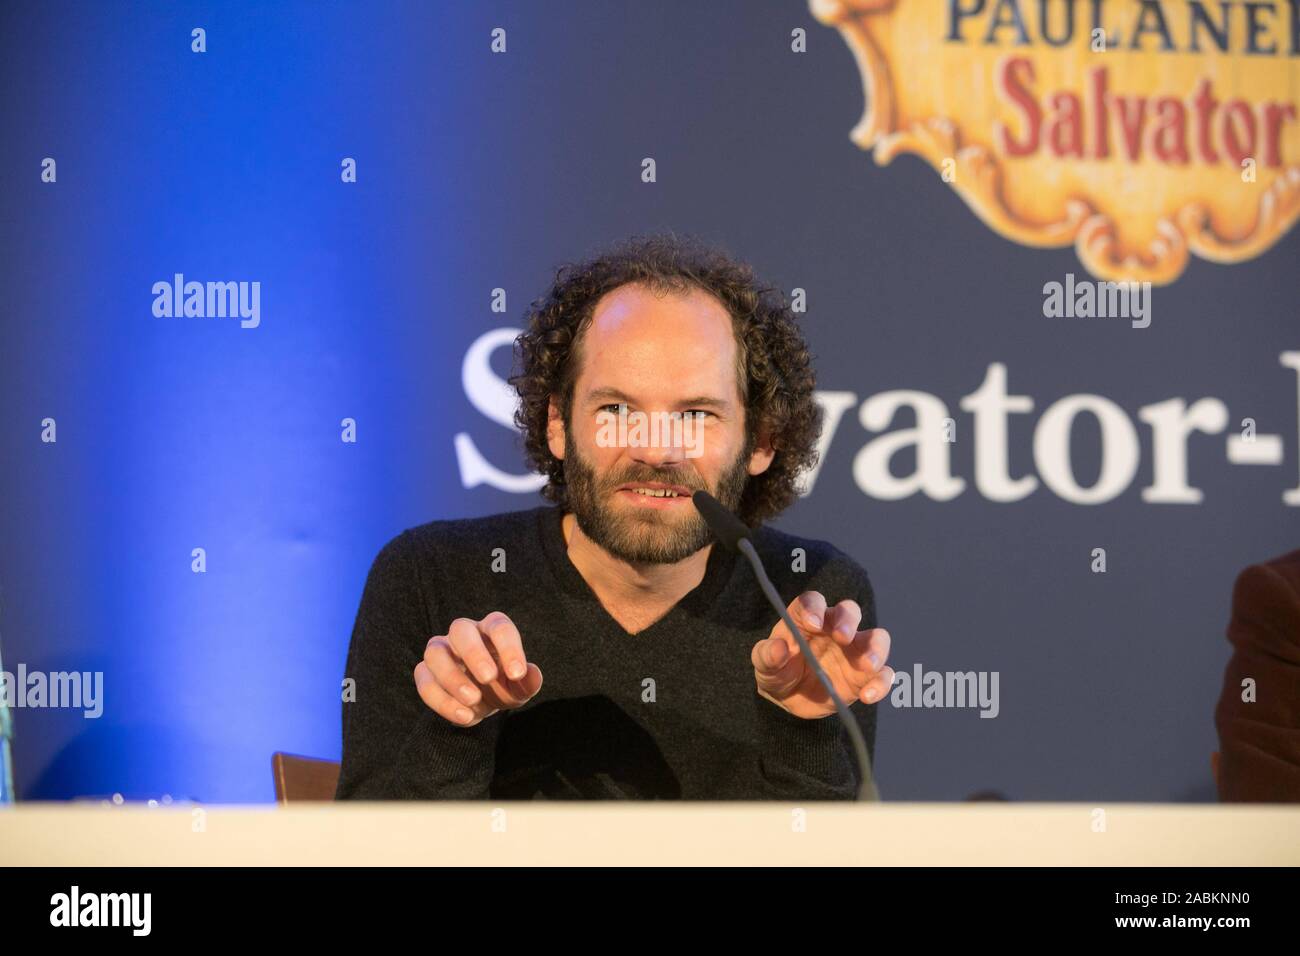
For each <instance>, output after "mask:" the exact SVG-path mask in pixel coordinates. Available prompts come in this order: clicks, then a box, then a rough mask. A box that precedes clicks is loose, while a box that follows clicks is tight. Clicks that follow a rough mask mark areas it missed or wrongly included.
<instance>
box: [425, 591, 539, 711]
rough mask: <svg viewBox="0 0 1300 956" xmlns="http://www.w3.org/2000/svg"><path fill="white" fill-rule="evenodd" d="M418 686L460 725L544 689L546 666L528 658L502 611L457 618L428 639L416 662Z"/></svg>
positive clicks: (517, 704)
mask: <svg viewBox="0 0 1300 956" xmlns="http://www.w3.org/2000/svg"><path fill="white" fill-rule="evenodd" d="M415 687H416V689H417V690H418V691H419V692H420V699H421V700H423V701H424V702H425V704H427V705H428V707H429V709H430V710H432V711H434V712H435V713H437V714H439V715H440V716H442V717H444V718H446V719H447V720H449V721H451V722H452V723H453V724H456V725H457V726H459V727H473V726H474V725H475V724H477V723H478V722H479V721H481V720H484V719H486V718H488V717H491V716H492V715H493V714H495V713H496V712H497V711H499V710H513V709H515V708H516V707H522V706H523V705H524V704H526V703H528V702H529V701H530V700H532V699H533V697H535V696H536V695H537V692H538V691H539V690H541V688H542V671H541V668H539V667H538V666H537V665H536V664H530V663H529V662H528V659H527V658H525V657H524V645H523V641H522V639H521V638H520V637H519V630H518V628H516V627H515V625H514V622H513V621H511V620H510V618H508V617H506V615H505V614H503V613H502V612H500V611H493V612H492V613H491V614H489V615H488V616H487V617H485V618H483V620H481V621H472V620H470V619H469V618H467V617H458V618H456V620H454V621H452V622H451V627H450V628H449V629H448V631H447V633H446V634H439V635H438V636H436V637H432V638H430V639H429V643H428V644H427V645H425V648H424V660H422V661H420V663H418V664H416V665H415Z"/></svg>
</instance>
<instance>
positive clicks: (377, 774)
mask: <svg viewBox="0 0 1300 956" xmlns="http://www.w3.org/2000/svg"><path fill="white" fill-rule="evenodd" d="M510 382H511V384H512V385H513V386H514V388H515V389H516V390H517V392H518V394H519V405H518V411H517V413H516V422H517V424H518V425H519V428H520V430H521V432H522V435H523V438H524V445H525V450H526V453H527V455H528V457H529V459H530V461H531V463H532V464H533V466H534V467H535V468H536V469H537V470H538V471H539V472H540V473H541V474H543V475H544V476H545V477H546V479H547V481H546V485H545V487H544V489H543V495H544V497H545V498H546V499H548V500H549V501H550V502H552V503H551V504H549V505H544V506H542V507H538V508H533V509H530V510H525V511H517V512H511V513H508V514H503V515H492V516H489V517H485V518H475V519H462V520H446V521H433V522H430V523H428V524H425V525H421V526H420V527H417V528H412V529H410V530H408V531H406V532H403V533H402V534H401V535H399V536H398V537H397V538H394V539H393V540H392V541H390V542H389V543H388V544H387V545H386V546H385V547H384V548H383V550H382V551H381V552H380V554H379V556H378V557H377V558H376V560H375V562H374V565H373V566H372V568H371V571H370V575H369V577H368V578H367V582H366V588H365V592H364V594H363V596H362V600H361V606H360V609H359V610H358V613H357V621H356V625H355V627H354V630H353V634H352V643H351V647H350V649H349V652H348V662H347V676H348V677H349V678H351V679H352V680H353V681H355V685H354V686H355V700H353V701H351V702H345V703H344V705H343V765H342V769H341V774H340V778H339V784H338V789H337V792H336V797H337V798H339V799H349V798H352V799H462V800H463V799H477V798H489V797H491V798H495V799H539V798H540V799H573V798H578V799H583V798H614V799H705V800H735V799H784V800H798V801H806V800H829V799H852V798H853V797H855V796H856V795H857V792H858V788H859V785H860V784H861V781H860V780H859V778H858V769H857V767H856V765H855V763H854V760H853V752H852V749H851V745H850V741H849V738H848V734H847V733H846V732H845V730H844V728H843V727H842V726H841V725H840V723H839V721H838V719H837V718H836V716H835V705H834V702H833V701H832V700H831V698H830V696H829V695H828V694H827V693H826V691H825V689H824V687H823V686H822V685H821V683H820V682H819V680H818V678H817V676H816V674H815V673H814V671H813V668H812V667H811V666H810V665H809V663H808V662H807V661H806V660H805V658H804V655H803V654H802V653H801V652H800V649H799V646H798V644H797V643H796V641H795V640H794V638H793V636H792V635H791V634H790V633H789V631H788V629H787V628H786V626H785V625H784V624H783V623H781V622H780V621H779V620H778V619H777V615H776V614H775V613H774V612H773V611H772V608H771V607H770V606H769V605H768V604H767V603H766V601H765V599H764V598H763V596H762V593H761V592H760V590H759V588H758V587H757V586H756V584H755V582H754V581H753V579H752V577H751V576H750V571H749V569H748V568H747V567H744V566H743V562H742V561H739V560H737V558H736V556H735V555H734V554H733V553H732V552H730V551H728V550H727V549H725V548H722V547H720V546H717V545H715V544H714V543H713V540H712V537H711V535H710V533H709V529H708V526H707V525H706V524H705V523H704V521H703V520H702V519H701V517H700V516H699V514H698V512H697V511H696V509H695V507H694V505H693V504H692V501H691V498H690V496H691V494H692V492H694V491H695V490H697V489H704V490H707V491H708V492H710V493H711V494H713V495H714V496H715V497H716V498H717V499H718V500H719V501H721V502H722V504H723V505H725V506H726V507H728V508H730V509H732V510H734V511H735V512H736V513H737V514H738V515H739V516H740V518H741V520H743V521H744V522H745V523H746V524H747V525H749V526H750V527H751V528H753V529H755V530H754V532H753V540H754V543H755V547H756V548H757V549H758V552H759V554H760V556H761V557H762V558H763V561H764V563H765V565H766V566H767V568H768V569H769V572H770V573H771V574H772V577H773V581H774V583H775V585H776V587H777V589H778V591H779V592H780V593H781V594H782V595H784V596H786V597H790V596H793V598H792V600H791V602H790V606H789V610H790V613H791V616H792V617H793V618H794V620H795V622H796V624H797V625H798V626H799V627H800V629H801V630H803V631H804V634H805V637H806V638H807V639H808V641H809V645H810V647H811V649H812V651H813V653H814V654H815V655H816V657H817V660H818V662H819V663H820V664H821V666H822V668H823V669H824V670H825V671H826V673H827V675H828V676H829V677H830V679H831V680H832V682H833V683H834V685H835V688H836V691H837V693H838V695H839V697H840V698H841V700H844V701H845V702H848V703H849V705H850V712H851V713H852V714H853V715H854V717H855V719H856V720H857V721H858V724H859V727H860V729H861V730H862V733H863V737H864V739H865V740H866V741H867V747H868V752H869V753H870V754H872V755H873V756H874V745H875V726H876V719H875V712H876V705H877V702H878V701H879V700H881V699H882V698H883V697H884V696H885V694H886V693H887V692H888V689H889V687H890V685H891V684H892V683H893V678H894V673H893V670H892V668H890V667H889V666H888V665H887V664H886V663H885V661H886V658H887V657H888V654H889V642H890V638H889V634H888V632H887V631H885V630H884V629H882V628H879V627H877V626H876V619H875V600H874V595H873V592H872V588H871V583H870V581H869V580H868V578H867V574H866V572H865V571H864V570H863V569H862V568H861V567H860V566H859V565H858V564H857V563H856V562H855V561H853V560H852V559H851V558H850V557H848V555H846V554H844V553H843V552H842V551H840V550H838V549H836V548H834V547H833V546H831V545H829V544H827V543H825V542H821V541H815V540H811V539H806V538H800V537H796V536H794V535H791V534H786V533H783V532H779V531H777V530H775V529H773V528H770V527H767V526H766V525H764V522H765V521H766V520H767V519H769V518H772V517H774V516H776V515H778V514H779V513H781V512H782V511H783V510H785V509H786V508H787V507H788V506H789V505H790V504H791V503H792V502H793V501H794V499H795V498H796V497H797V495H798V484H797V483H798V480H799V478H800V476H801V475H802V473H803V472H804V471H806V470H807V469H808V468H809V467H810V466H811V465H813V464H814V463H815V462H816V454H817V453H816V442H817V438H818V434H819V432H820V428H821V414H820V409H819V407H818V406H817V404H816V402H815V399H814V392H813V389H814V384H815V379H814V374H813V370H812V363H811V358H810V355H809V352H808V348H807V346H806V344H805V343H804V340H803V337H802V335H801V333H800V331H799V328H798V325H797V323H796V322H795V319H794V316H793V314H792V312H791V310H790V309H789V307H788V306H787V305H786V302H785V298H784V296H783V295H782V294H781V293H780V292H779V291H778V290H775V289H772V288H768V287H765V286H763V285H762V284H761V283H760V282H759V281H758V280H757V279H756V278H755V276H754V274H753V272H752V270H751V269H750V268H749V267H748V266H747V265H745V264H743V263H741V262H738V261H736V260H734V259H732V258H731V257H729V256H727V255H726V254H725V253H723V252H721V251H719V250H717V249H715V248H712V247H710V246H707V245H705V244H703V243H700V242H697V241H694V240H684V239H679V238H677V237H675V236H672V235H661V236H651V237H648V238H636V239H631V240H627V241H625V242H623V243H621V244H619V245H617V246H615V247H613V248H612V249H609V250H607V251H605V252H603V253H602V254H600V255H598V256H596V257H594V258H592V259H590V260H588V261H586V262H583V263H580V264H577V265H571V266H566V267H564V268H562V269H560V270H559V272H558V273H557V275H556V279H555V282H554V284H553V286H552V288H551V289H550V291H549V293H548V294H547V295H546V296H545V297H543V298H542V299H539V300H537V301H536V302H534V303H533V305H532V308H531V310H530V312H529V315H528V322H527V328H526V330H525V331H524V332H523V334H522V335H520V336H519V338H518V339H517V341H516V370H515V374H514V375H513V376H512V378H511V379H510ZM647 425H654V426H657V427H649V428H648V427H646V426H647ZM543 675H545V679H543Z"/></svg>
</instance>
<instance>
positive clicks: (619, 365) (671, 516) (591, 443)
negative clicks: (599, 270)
mask: <svg viewBox="0 0 1300 956" xmlns="http://www.w3.org/2000/svg"><path fill="white" fill-rule="evenodd" d="M579 351H580V355H579V361H580V362H581V368H580V369H579V371H578V375H577V378H576V380H575V383H574V392H573V407H572V410H571V413H570V416H569V421H568V422H567V423H566V422H564V421H563V420H562V419H561V417H560V415H559V409H558V407H557V405H556V403H555V402H552V407H551V423H550V431H549V433H548V438H549V442H550V449H551V453H552V454H554V455H555V456H556V457H557V458H560V459H562V460H563V461H564V475H565V481H566V483H567V486H568V493H569V506H570V508H571V509H572V510H573V513H574V516H575V517H576V518H577V521H578V526H579V527H580V528H581V529H582V532H583V534H585V535H586V536H587V537H588V538H590V539H591V540H593V541H594V542H596V543H597V544H599V545H600V546H601V547H602V548H604V549H605V550H606V551H608V552H609V553H610V554H611V555H613V556H614V557H616V558H619V559H621V560H623V561H627V562H629V563H634V564H640V563H652V564H665V563H676V562H678V561H681V560H683V559H684V558H687V557H689V556H691V555H692V554H694V553H696V552H697V551H699V550H700V549H701V548H703V547H704V546H705V545H707V544H708V543H709V542H710V541H711V540H712V539H711V535H710V533H709V529H708V526H707V525H706V524H705V523H704V520H703V519H702V518H701V517H700V516H699V513H698V512H697V511H696V510H695V506H694V505H693V504H692V503H691V499H690V495H691V493H692V492H694V491H696V490H698V489H704V490H706V491H708V492H709V493H710V494H712V495H713V496H714V497H716V498H717V499H718V500H719V501H721V502H722V504H723V505H725V506H726V507H728V508H731V509H732V510H735V508H736V507H737V506H738V505H739V503H740V498H741V494H742V492H743V491H744V488H745V484H746V482H747V481H748V479H749V476H751V475H757V474H760V473H761V472H763V471H764V470H766V469H767V467H768V466H769V465H770V464H771V462H772V457H773V452H772V449H771V448H770V447H769V446H768V444H767V441H766V438H765V436H762V435H760V436H756V439H757V440H756V441H753V442H747V440H746V439H747V436H746V429H745V408H744V402H743V399H742V397H741V395H740V386H739V382H738V381H737V378H736V340H735V334H734V332H733V331H732V325H731V318H730V316H728V314H727V311H726V309H725V308H724V307H723V305H722V304H721V303H720V302H718V301H717V300H716V299H714V298H713V297H712V296H710V295H709V294H707V293H705V292H703V291H701V290H698V289H692V290H691V292H690V293H688V294H677V293H669V294H666V295H662V296H661V295H656V294H655V293H653V292H651V291H650V290H649V289H647V288H646V287H644V286H640V285H625V286H621V287H620V288H618V289H615V290H614V291H613V292H610V293H609V294H607V295H606V296H605V297H604V298H602V299H601V300H600V302H598V303H597V304H596V309H595V312H594V314H593V317H592V321H591V324H590V325H589V326H588V328H587V330H586V331H585V332H584V333H583V336H582V341H581V346H580V349H579ZM620 419H622V422H623V423H625V424H621V423H620ZM620 424H621V427H620ZM638 489H639V490H638ZM647 490H667V491H674V492H676V493H677V494H676V496H671V495H670V496H666V497H658V496H653V497H652V496H650V495H647V494H645V492H646V491H647Z"/></svg>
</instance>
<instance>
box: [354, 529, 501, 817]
mask: <svg viewBox="0 0 1300 956" xmlns="http://www.w3.org/2000/svg"><path fill="white" fill-rule="evenodd" d="M410 546H411V541H410V537H409V532H404V533H403V534H401V535H399V536H398V537H396V538H394V539H393V540H392V541H390V542H389V543H388V544H387V545H385V546H384V548H383V549H382V550H381V551H380V552H379V555H378V557H376V558H375V561H374V563H373V564H372V565H371V568H370V573H369V575H368V576H367V578H366V585H365V590H364V592H363V594H362V597H361V605H360V607H359V609H358V610H357V617H356V623H355V624H354V626H353V629H352V640H351V644H350V646H349V648H348V657H347V665H346V674H345V675H344V676H345V678H350V679H351V680H352V681H353V684H352V690H353V693H352V694H351V695H348V694H347V693H345V694H344V701H343V763H342V767H341V768H340V773H339V782H338V788H337V790H336V791H335V799H336V800H472V799H486V798H487V797H488V790H489V787H490V785H491V782H492V776H493V771H494V766H495V752H496V741H497V737H498V735H499V733H500V728H501V720H502V716H501V715H499V714H498V715H494V716H493V717H489V718H488V719H487V720H484V721H481V722H480V723H479V724H477V725H476V726H474V727H468V728H467V727H458V726H456V725H454V724H452V723H450V722H449V721H447V720H446V719H445V718H443V717H441V716H440V715H439V714H437V713H435V712H434V711H432V710H430V709H429V708H428V706H426V705H425V703H424V701H423V700H422V699H421V698H420V695H419V693H418V692H417V690H416V687H415V678H414V675H413V672H414V670H415V665H416V664H418V663H419V662H420V659H421V658H422V657H423V655H424V648H425V644H426V643H427V642H428V640H429V638H430V637H432V636H433V635H434V633H435V632H434V630H433V623H432V621H433V620H441V619H442V611H441V607H440V604H441V602H440V601H439V600H438V599H437V598H436V597H433V598H431V599H430V601H429V602H428V603H426V600H425V597H424V592H422V589H421V583H422V582H421V579H420V574H419V568H418V566H417V564H416V563H415V561H414V560H413V559H412V556H411V553H410ZM430 604H432V605H433V607H432V609H431V608H430ZM431 614H432V617H431ZM349 697H351V699H349Z"/></svg>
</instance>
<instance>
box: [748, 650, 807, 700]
mask: <svg viewBox="0 0 1300 956" xmlns="http://www.w3.org/2000/svg"><path fill="white" fill-rule="evenodd" d="M749 659H750V662H751V663H752V664H753V665H754V679H755V681H757V683H758V685H759V686H760V687H762V688H763V689H765V690H767V691H769V692H770V693H773V694H775V695H777V696H783V695H784V694H785V693H786V692H788V691H789V690H790V688H791V687H793V686H794V685H795V684H797V683H798V682H799V678H800V676H801V673H802V667H803V664H802V662H801V661H800V660H799V658H798V657H797V656H795V655H794V654H791V653H790V647H789V645H788V644H786V642H785V639H784V638H782V637H769V638H768V639H767V640H765V641H759V642H758V643H757V644H755V645H754V649H753V650H752V651H750V654H749Z"/></svg>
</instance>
